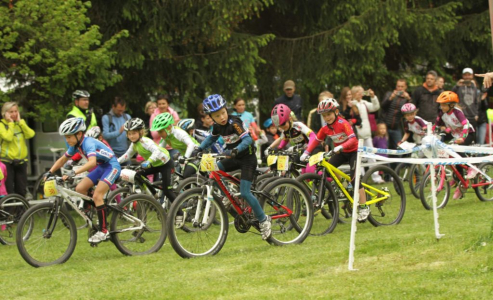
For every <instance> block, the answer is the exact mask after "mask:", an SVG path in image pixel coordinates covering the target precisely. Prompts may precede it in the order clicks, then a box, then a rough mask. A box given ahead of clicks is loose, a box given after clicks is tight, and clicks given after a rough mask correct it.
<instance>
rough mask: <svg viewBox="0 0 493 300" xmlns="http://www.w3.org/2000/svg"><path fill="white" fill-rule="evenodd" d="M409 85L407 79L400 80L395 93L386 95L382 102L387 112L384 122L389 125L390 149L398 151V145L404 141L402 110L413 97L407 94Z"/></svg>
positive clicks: (390, 92) (391, 92)
mask: <svg viewBox="0 0 493 300" xmlns="http://www.w3.org/2000/svg"><path fill="white" fill-rule="evenodd" d="M406 90H407V83H406V80H405V79H398V80H397V83H396V84H395V89H394V90H393V91H388V92H387V93H385V96H384V97H383V101H382V104H381V106H382V109H383V110H384V111H385V114H384V115H383V122H384V123H385V125H387V133H388V136H389V149H397V143H398V142H400V140H402V135H403V133H402V131H403V128H402V118H403V116H402V113H401V108H402V106H403V105H404V104H406V103H409V102H411V101H412V99H411V96H410V95H409V94H408V93H407V92H406Z"/></svg>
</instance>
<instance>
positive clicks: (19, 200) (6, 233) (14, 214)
mask: <svg viewBox="0 0 493 300" xmlns="http://www.w3.org/2000/svg"><path fill="white" fill-rule="evenodd" d="M28 209H29V202H27V200H26V198H24V197H22V196H21V195H19V194H10V195H7V196H5V197H3V198H1V199H0V244H3V245H14V244H15V231H16V229H17V224H18V223H19V220H20V219H21V217H22V214H23V213H24V212H26V210H28Z"/></svg>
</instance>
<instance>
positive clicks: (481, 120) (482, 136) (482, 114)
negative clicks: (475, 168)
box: [473, 80, 488, 145]
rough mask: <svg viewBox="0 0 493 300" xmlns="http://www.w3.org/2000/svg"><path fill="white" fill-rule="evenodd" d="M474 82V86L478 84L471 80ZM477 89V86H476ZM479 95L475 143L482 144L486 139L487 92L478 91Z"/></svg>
mask: <svg viewBox="0 0 493 300" xmlns="http://www.w3.org/2000/svg"><path fill="white" fill-rule="evenodd" d="M473 81H474V82H475V85H476V87H478V86H479V85H478V84H477V82H476V80H473ZM478 90H479V88H478ZM480 95H481V96H480V97H481V105H480V106H479V112H478V128H477V130H476V143H478V144H480V145H483V144H484V143H485V141H486V129H487V127H488V116H487V111H488V100H487V96H488V94H487V93H480Z"/></svg>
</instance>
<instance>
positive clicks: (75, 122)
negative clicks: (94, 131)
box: [58, 118, 86, 135]
mask: <svg viewBox="0 0 493 300" xmlns="http://www.w3.org/2000/svg"><path fill="white" fill-rule="evenodd" d="M79 131H86V123H85V122H84V119H82V118H70V119H67V120H65V121H63V123H62V124H61V125H60V128H59V129H58V133H59V134H60V135H72V134H76V133H77V132H79Z"/></svg>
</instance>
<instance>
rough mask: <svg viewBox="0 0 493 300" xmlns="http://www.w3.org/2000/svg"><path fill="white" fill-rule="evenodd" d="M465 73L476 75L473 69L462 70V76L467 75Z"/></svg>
mask: <svg viewBox="0 0 493 300" xmlns="http://www.w3.org/2000/svg"><path fill="white" fill-rule="evenodd" d="M465 73H470V74H474V72H473V71H472V69H471V68H465V69H464V70H462V74H465Z"/></svg>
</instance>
